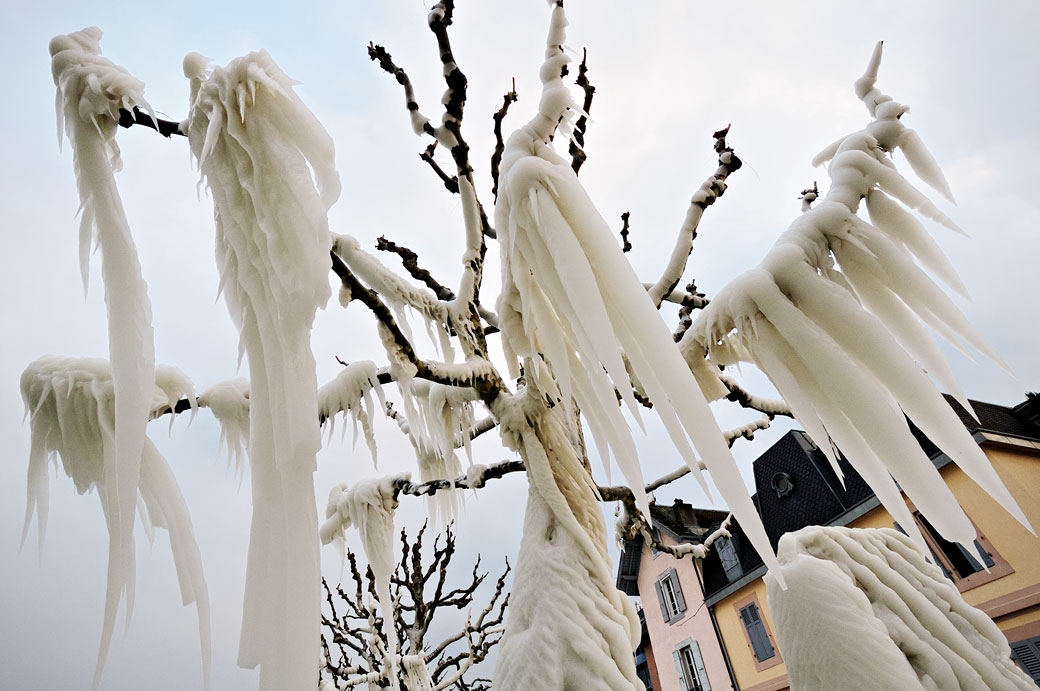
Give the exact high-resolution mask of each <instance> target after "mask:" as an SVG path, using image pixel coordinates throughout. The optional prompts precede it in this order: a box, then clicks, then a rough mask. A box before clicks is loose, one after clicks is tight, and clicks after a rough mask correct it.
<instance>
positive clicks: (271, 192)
mask: <svg viewBox="0 0 1040 691" xmlns="http://www.w3.org/2000/svg"><path fill="white" fill-rule="evenodd" d="M184 73H185V76H187V77H188V78H189V79H190V80H191V102H190V106H191V108H190V112H189V115H188V119H187V121H186V122H185V123H184V124H183V125H182V129H184V130H185V131H186V132H187V134H188V138H189V141H190V144H191V150H192V153H193V154H194V156H195V158H196V160H197V161H198V164H199V168H200V169H201V171H202V174H203V177H204V179H205V182H206V184H207V186H208V188H209V190H210V193H211V194H212V197H213V204H214V209H215V217H216V226H217V238H216V247H217V251H216V254H217V266H218V269H219V271H220V285H221V290H222V291H223V293H224V297H225V299H226V301H227V305H228V311H229V312H230V314H231V318H232V320H233V321H234V322H235V324H236V326H237V327H238V329H239V332H240V339H241V340H240V353H242V352H244V353H245V354H246V355H247V356H248V360H249V375H250V376H249V380H250V398H249V403H250V405H249V416H250V417H249V434H250V437H249V459H250V469H251V480H252V490H253V522H252V528H251V532H250V544H249V560H248V566H247V571H246V592H245V602H244V611H243V617H242V638H241V645H240V648H239V664H240V665H242V666H244V667H255V666H257V665H260V666H261V675H260V677H261V688H262V689H297V688H299V689H302V688H306V687H308V686H313V685H314V682H315V680H316V679H317V678H318V660H317V656H316V655H315V654H314V651H315V650H317V649H318V645H319V639H320V629H319V626H320V621H321V619H320V583H321V581H320V574H319V555H318V540H317V533H318V530H317V529H318V525H317V510H316V506H315V499H314V486H313V480H312V476H313V472H314V469H315V455H316V453H317V451H318V449H319V447H320V445H321V439H320V430H319V428H318V424H317V420H318V396H317V380H316V375H315V368H314V356H313V355H312V353H311V349H310V335H311V325H312V323H313V320H314V314H315V311H316V310H317V309H318V308H320V307H324V305H325V303H326V301H327V300H328V298H329V296H330V294H331V289H330V287H329V280H328V270H329V262H330V259H329V250H330V248H331V246H332V238H331V236H330V234H329V231H328V218H327V215H326V212H327V209H328V207H329V206H330V205H331V204H332V203H333V202H334V201H335V200H336V198H337V197H338V196H339V192H340V183H339V176H338V175H337V173H336V171H335V169H334V150H333V144H332V140H331V138H330V137H329V135H328V133H327V132H326V131H325V130H324V128H322V126H321V124H320V123H319V122H318V121H317V119H316V118H315V117H314V115H313V114H312V113H311V112H310V111H309V110H308V109H307V108H306V106H304V104H303V103H302V101H301V100H300V99H299V97H298V96H297V95H296V93H295V92H294V91H293V85H294V82H293V81H292V80H291V79H289V78H288V77H287V76H286V75H285V73H283V72H282V71H281V70H280V69H279V68H278V66H277V65H276V64H275V63H274V61H273V60H272V59H271V57H270V56H269V55H268V54H267V53H266V52H263V51H261V52H258V53H250V54H249V55H246V56H245V57H242V58H238V59H235V60H233V61H231V62H230V63H229V64H228V65H227V66H226V67H214V68H212V69H210V68H209V66H208V61H207V60H206V58H204V57H202V56H201V55H198V54H197V53H192V54H189V55H188V56H187V57H185V59H184Z"/></svg>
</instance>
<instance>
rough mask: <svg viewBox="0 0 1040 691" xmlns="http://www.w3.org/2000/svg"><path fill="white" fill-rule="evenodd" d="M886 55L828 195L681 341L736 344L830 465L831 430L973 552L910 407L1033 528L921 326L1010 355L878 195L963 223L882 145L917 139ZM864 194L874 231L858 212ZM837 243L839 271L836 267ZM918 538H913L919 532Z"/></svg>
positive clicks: (938, 258) (895, 208)
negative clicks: (884, 82)
mask: <svg viewBox="0 0 1040 691" xmlns="http://www.w3.org/2000/svg"><path fill="white" fill-rule="evenodd" d="M880 56H881V48H880V44H878V47H877V49H876V50H875V53H874V56H873V57H872V58H871V63H870V65H869V66H868V68H867V72H866V74H864V76H863V77H862V78H861V79H860V81H858V82H857V84H856V92H857V95H858V96H859V97H860V98H862V99H863V101H864V103H865V104H866V105H867V107H868V109H869V110H870V111H871V113H872V114H874V115H875V116H876V119H875V120H874V122H873V123H871V125H869V126H868V127H867V128H866V129H865V130H862V131H860V132H856V133H853V134H852V135H849V136H848V137H845V138H843V139H842V140H840V141H839V142H838V143H836V144H835V145H832V146H831V147H828V149H826V150H825V151H824V153H822V154H821V155H820V156H819V157H818V159H819V160H827V159H829V160H830V161H831V163H830V166H829V167H828V174H829V175H830V177H831V183H832V184H831V187H830V190H829V191H828V192H827V195H826V196H825V197H824V199H822V200H820V201H818V202H817V203H816V204H815V206H813V208H811V209H810V210H808V211H805V212H804V213H803V214H802V215H801V216H799V217H798V218H797V219H796V220H795V221H794V222H793V223H792V224H791V226H790V227H789V228H788V230H787V231H786V232H785V233H783V234H782V235H781V236H780V238H779V239H778V240H777V242H776V244H775V245H774V247H773V248H772V249H771V250H770V251H769V252H768V253H767V255H766V257H765V259H763V261H762V263H761V264H760V266H759V268H758V269H755V270H753V271H750V272H746V273H745V274H744V275H742V276H741V277H739V278H738V279H736V280H734V281H732V282H730V284H728V285H727V286H726V287H724V288H723V289H722V290H721V291H720V292H719V294H718V295H717V296H716V297H715V298H714V299H713V300H712V302H711V304H710V305H709V306H708V307H707V308H706V309H705V310H703V311H702V312H701V314H700V315H699V316H698V318H697V320H696V321H695V322H694V324H693V325H692V326H691V327H690V329H689V330H688V331H687V333H686V335H685V336H684V337H683V342H682V343H681V344H680V347H681V349H682V350H683V352H685V353H698V352H699V353H703V352H705V350H707V351H708V353H709V358H710V356H711V351H712V349H713V348H715V347H716V346H717V345H718V344H720V343H722V344H726V343H729V342H732V341H733V340H734V338H739V339H740V340H742V341H743V343H744V344H745V345H746V346H747V349H748V350H749V351H750V353H751V355H752V358H753V359H754V360H755V362H756V363H757V364H758V365H759V366H760V367H761V368H762V369H763V371H765V373H766V374H767V376H769V377H770V379H771V380H772V381H773V383H774V384H775V385H776V386H777V388H778V389H779V391H780V392H781V394H782V395H783V396H784V398H785V399H786V400H787V401H788V402H789V403H790V405H791V408H792V410H793V411H794V413H795V415H796V416H797V418H798V419H799V420H800V421H801V422H802V424H803V425H805V427H806V429H807V430H808V432H809V433H810V435H811V436H812V437H813V438H814V439H815V440H816V442H817V444H818V445H819V447H820V448H821V449H823V450H824V452H825V453H827V454H828V458H829V460H830V461H831V463H832V466H834V467H836V463H835V458H834V457H833V454H831V453H830V448H829V446H830V442H831V439H833V441H834V442H836V443H837V445H838V447H839V448H841V450H842V451H843V452H844V453H845V454H846V455H847V457H848V459H849V461H850V462H851V463H852V465H853V467H855V468H856V470H857V471H858V472H859V473H860V474H861V475H863V477H864V478H865V479H866V480H867V481H868V483H870V485H871V486H872V487H873V488H874V490H875V492H877V494H878V496H879V498H880V499H881V500H882V502H883V503H884V504H885V506H886V508H888V510H889V511H890V512H891V513H892V514H893V515H894V516H896V517H897V518H899V519H900V521H902V522H904V524H906V525H908V526H912V525H913V522H912V521H909V520H908V512H907V510H906V506H905V504H904V502H903V500H902V498H901V497H900V495H899V491H898V490H897V489H896V487H895V485H894V483H893V482H892V479H891V478H890V477H889V473H891V475H892V477H894V478H895V480H896V481H898V482H899V485H900V487H901V489H902V491H903V492H905V494H906V495H907V497H908V498H909V499H911V500H912V501H914V502H915V503H916V504H917V506H918V508H920V509H921V510H922V512H923V513H924V514H925V515H927V516H928V517H929V519H930V520H931V521H932V523H933V524H934V525H936V527H937V529H938V530H939V531H940V532H941V533H942V534H943V535H944V536H945V537H946V538H947V539H949V540H951V541H955V542H960V543H961V544H962V545H964V546H965V548H967V549H971V548H972V542H973V539H974V528H973V527H972V526H971V523H970V521H968V519H967V517H966V516H965V515H964V513H963V511H961V509H960V507H959V506H958V505H957V503H956V501H955V499H954V497H953V495H952V494H951V492H950V491H949V489H948V488H947V487H946V485H945V484H944V483H943V482H942V479H941V477H940V476H939V473H938V471H936V469H935V468H934V466H933V465H932V464H931V462H930V461H929V460H928V458H927V457H925V455H924V453H923V451H922V450H921V447H920V445H919V444H918V442H917V441H916V439H915V438H914V437H913V435H912V434H911V433H910V429H909V427H908V426H907V424H906V423H905V421H904V413H905V415H906V416H907V417H909V418H910V419H911V420H913V422H914V423H915V424H916V425H917V426H918V427H919V428H920V429H921V430H922V431H923V432H924V434H925V435H927V436H928V438H929V439H931V440H932V442H934V443H935V444H936V445H937V446H939V448H941V449H942V450H943V451H945V452H946V453H947V454H948V455H949V456H950V457H951V458H952V459H953V460H954V461H955V462H956V463H957V464H958V465H959V466H960V467H961V468H962V470H964V472H965V473H966V474H967V475H968V476H969V477H971V478H972V479H974V480H975V481H976V482H977V483H979V485H980V486H982V487H983V488H984V489H985V490H986V491H987V492H988V493H989V494H990V495H991V496H992V497H993V498H994V499H996V500H997V501H998V502H999V503H1000V504H1001V505H1002V506H1004V508H1005V509H1006V510H1007V511H1008V512H1009V513H1011V514H1012V515H1013V516H1015V518H1016V519H1018V520H1019V521H1020V522H1021V523H1022V524H1023V525H1025V526H1026V527H1030V526H1029V522H1028V520H1027V519H1026V516H1025V514H1024V513H1023V512H1022V510H1021V509H1020V508H1019V506H1018V505H1017V503H1016V502H1015V499H1014V498H1013V497H1012V496H1011V494H1010V492H1008V490H1007V488H1006V487H1005V486H1004V484H1003V483H1002V482H1001V480H1000V478H999V477H998V476H997V474H996V472H995V471H994V469H993V467H992V466H991V465H990V463H989V461H988V460H987V459H986V457H985V455H984V454H983V452H982V451H981V450H980V449H979V447H978V445H977V444H976V443H975V442H974V440H973V439H972V438H971V437H970V435H969V434H968V433H967V431H966V430H965V428H964V426H963V424H961V422H960V420H959V419H958V418H957V416H956V415H955V414H954V412H953V409H952V408H951V407H950V406H949V405H948V404H947V402H946V401H945V400H944V399H943V397H942V396H941V395H940V393H939V391H938V390H937V389H936V388H935V386H934V385H933V384H932V383H931V381H930V380H929V379H928V377H927V376H926V374H925V372H924V369H927V370H928V372H929V373H931V374H932V375H933V376H934V377H935V378H936V379H937V380H938V381H939V382H940V383H942V384H943V385H944V386H946V387H947V388H949V389H950V390H951V391H952V392H953V393H954V395H955V396H957V397H958V398H959V399H960V400H961V401H962V403H963V404H964V405H965V408H967V409H970V407H969V405H968V401H967V399H966V398H965V397H964V394H963V392H962V391H961V390H960V387H959V386H957V384H956V381H955V380H954V378H953V374H952V370H951V369H950V367H949V364H948V363H947V362H946V360H945V358H944V357H943V355H942V353H941V352H940V351H939V349H938V348H937V346H936V344H935V343H934V342H933V341H932V339H931V338H930V337H929V336H928V334H927V332H926V331H925V330H924V327H923V326H922V324H921V322H924V323H926V324H928V325H929V326H932V327H933V328H934V329H936V331H937V332H938V333H940V334H941V335H943V336H944V337H945V338H947V339H948V340H950V341H951V342H952V343H954V344H955V345H957V346H958V347H961V348H962V349H963V348H964V347H965V346H964V345H962V343H961V340H962V339H963V342H964V343H966V344H970V345H971V347H973V348H975V349H977V350H978V351H979V352H981V353H983V354H985V355H987V356H988V357H990V358H991V359H993V360H994V362H996V363H997V364H1000V365H1002V366H1005V365H1004V364H1003V361H1002V360H1001V359H1000V357H999V356H998V355H997V354H996V352H995V351H993V349H992V348H990V347H989V346H988V344H986V342H985V340H984V339H983V338H982V337H981V336H980V335H979V334H978V333H977V332H976V331H975V329H974V328H973V327H972V326H971V325H970V324H969V323H968V321H967V319H966V318H965V317H964V315H963V314H961V312H960V311H959V310H958V309H957V308H956V307H955V306H954V305H953V303H952V302H951V301H950V299H949V298H948V297H947V296H946V295H945V294H944V293H943V292H942V290H941V289H940V288H939V287H938V286H937V285H936V284H935V283H934V282H933V281H932V280H931V279H930V278H929V277H928V276H927V275H926V274H925V273H924V272H923V271H922V270H921V269H920V268H919V267H918V266H917V265H916V264H915V263H914V261H913V258H912V256H911V253H912V254H914V255H916V256H917V257H918V258H920V259H921V260H922V262H923V263H925V264H926V265H927V266H928V267H929V268H930V269H931V270H932V271H934V272H935V273H936V274H937V275H939V276H940V277H941V278H942V279H943V280H944V281H945V282H946V283H947V284H948V285H950V286H951V287H952V288H953V289H954V290H958V291H961V292H964V291H963V285H962V284H961V283H960V280H959V279H958V278H957V276H956V273H955V272H954V271H953V268H952V267H951V266H950V264H949V262H948V260H946V258H945V257H944V256H943V254H942V252H941V251H940V250H939V249H938V246H937V245H935V243H934V241H933V240H932V239H931V238H930V237H928V235H927V233H926V232H925V230H924V228H923V227H922V226H921V224H920V223H919V222H918V221H916V220H915V219H914V218H913V217H912V216H911V215H910V214H909V213H908V212H907V211H905V210H904V209H903V208H902V207H900V206H899V204H898V203H896V202H895V201H893V200H892V199H890V198H889V197H888V196H886V194H885V192H888V193H890V194H891V195H893V197H895V198H896V199H898V200H899V201H901V202H903V203H904V204H907V205H908V206H910V207H911V208H914V209H917V210H918V211H919V212H920V213H922V214H923V215H925V216H926V217H929V218H932V219H933V220H936V221H938V222H940V223H943V224H944V225H946V226H948V227H951V228H954V229H957V227H956V225H955V224H953V222H952V221H950V220H949V219H948V218H946V216H945V215H943V214H942V213H941V212H939V211H938V209H936V208H935V206H934V205H932V203H931V202H930V201H928V200H927V199H926V198H925V197H924V195H922V194H921V193H920V192H918V191H917V190H916V189H914V187H913V186H912V185H910V183H909V182H907V181H906V180H905V179H903V178H902V176H901V175H899V173H898V172H896V171H895V169H894V166H893V165H892V163H891V161H890V160H889V159H888V158H887V156H886V154H885V151H886V150H891V149H892V148H893V147H895V146H896V145H897V144H898V142H900V141H907V142H914V141H916V140H915V137H916V135H913V136H910V135H906V132H908V130H905V128H904V127H903V125H902V123H901V122H900V121H899V119H898V116H899V115H901V114H902V113H905V112H906V107H905V106H902V105H900V104H898V103H895V102H894V101H892V99H891V98H890V97H888V96H885V95H884V94H881V92H880V91H878V90H877V89H876V88H875V86H874V83H875V81H876V78H877V68H878V64H879V62H880ZM904 135H905V136H904ZM914 145H915V146H916V144H914ZM922 151H924V150H923V148H921V147H918V150H917V151H916V152H915V153H913V154H909V155H913V156H915V157H916V160H917V164H916V165H917V166H918V167H919V168H921V170H920V171H919V172H920V174H921V175H922V178H923V179H925V180H926V182H929V183H930V184H932V185H933V186H935V187H937V188H938V189H940V190H942V188H943V187H944V185H945V181H944V180H943V179H942V176H941V173H937V170H938V168H937V167H936V166H934V165H932V164H933V163H934V162H931V163H929V162H928V161H926V160H925V158H927V157H925V156H924V154H923V153H922ZM925 153H927V152H925ZM882 190H884V192H883V191H882ZM864 197H866V199H867V206H868V210H869V211H870V214H871V220H873V221H874V222H875V223H877V224H878V227H875V226H872V225H870V224H868V223H866V222H864V221H862V220H861V219H859V218H858V217H856V215H855V213H856V211H857V209H858V207H859V204H860V201H861V200H862V199H863V198H864ZM958 230H959V229H958ZM832 253H833V257H834V258H835V259H837V260H838V262H839V264H840V265H841V268H842V271H841V272H838V271H837V270H836V269H835V268H834V265H833V259H832V258H831V254H832ZM864 307H866V308H867V309H869V310H870V311H871V312H873V315H872V314H870V313H869V312H867V311H866V309H864ZM918 320H920V321H918ZM886 324H887V327H886ZM890 330H891V331H890ZM733 331H736V332H737V333H736V335H733V334H732V332H733ZM915 359H916V362H915ZM1005 367H1006V366H1005ZM851 391H855V392H857V394H856V395H855V396H852V395H851V394H850V393H849V392H851ZM940 525H941V526H942V527H939V526H940ZM1030 530H1031V528H1030ZM914 539H915V540H917V541H918V542H920V540H921V537H920V535H914Z"/></svg>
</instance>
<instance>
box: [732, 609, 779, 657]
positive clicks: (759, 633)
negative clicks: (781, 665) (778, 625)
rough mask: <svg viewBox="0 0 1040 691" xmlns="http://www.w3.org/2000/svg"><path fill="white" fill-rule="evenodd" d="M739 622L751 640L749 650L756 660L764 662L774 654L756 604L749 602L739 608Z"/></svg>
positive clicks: (774, 651)
mask: <svg viewBox="0 0 1040 691" xmlns="http://www.w3.org/2000/svg"><path fill="white" fill-rule="evenodd" d="M740 622H741V623H742V624H743V625H744V631H745V633H747V637H748V641H750V642H751V650H752V652H753V653H754V654H755V659H756V660H757V661H759V662H764V661H765V660H768V659H770V658H771V657H773V656H774V655H776V650H774V649H773V643H772V641H770V640H769V634H768V633H767V632H766V625H765V623H763V621H762V615H761V613H760V612H759V611H758V605H757V604H755V603H754V602H750V603H748V604H747V605H745V606H743V607H741V608H740Z"/></svg>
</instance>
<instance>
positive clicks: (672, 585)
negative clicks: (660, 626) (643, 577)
mask: <svg viewBox="0 0 1040 691" xmlns="http://www.w3.org/2000/svg"><path fill="white" fill-rule="evenodd" d="M654 585H655V586H656V588H657V599H658V600H659V601H660V603H661V616H663V617H664V620H665V623H667V624H671V623H672V622H674V621H678V620H679V619H682V617H683V613H684V612H685V611H686V600H685V599H683V594H682V588H681V587H680V586H679V574H677V573H676V572H675V569H667V570H666V571H665V572H664V573H662V574H661V575H660V576H659V577H658V579H657V582H656V583H655V584H654Z"/></svg>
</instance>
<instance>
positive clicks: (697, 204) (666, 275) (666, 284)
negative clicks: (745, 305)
mask: <svg viewBox="0 0 1040 691" xmlns="http://www.w3.org/2000/svg"><path fill="white" fill-rule="evenodd" d="M728 133H729V125H726V128H725V129H722V130H719V131H718V132H716V133H715V134H714V135H713V136H714V137H715V151H716V153H718V155H719V167H718V168H717V169H716V170H715V172H714V173H713V174H712V176H711V177H710V178H708V179H707V180H705V181H704V183H703V184H702V185H701V186H700V189H698V190H697V191H696V192H694V193H693V197H692V198H691V199H690V208H689V210H688V211H687V212H686V218H685V220H684V221H683V224H682V227H680V228H679V237H678V238H677V239H676V241H675V247H674V248H673V249H672V255H671V257H670V258H669V259H668V264H667V266H665V269H664V272H663V273H662V274H661V278H659V279H657V283H655V284H654V285H653V287H652V288H650V299H651V300H653V301H654V305H655V306H657V307H660V306H661V303H662V302H663V301H664V298H665V296H666V295H668V294H669V293H671V292H672V291H673V290H674V289H675V287H676V286H677V285H679V281H680V280H682V275H683V272H684V271H685V270H686V263H687V261H688V260H689V257H690V252H692V251H693V241H694V239H695V238H696V237H697V226H699V225H700V222H701V216H703V215H704V210H705V209H707V208H708V207H709V206H711V205H712V204H714V203H715V200H716V199H718V198H719V197H721V196H722V195H723V193H724V192H725V191H726V178H728V177H729V175H730V174H731V173H733V172H734V171H736V170H739V169H740V166H741V165H742V163H741V160H740V158H738V157H737V155H736V154H735V153H734V152H733V149H732V148H730V147H729V146H728V145H727V144H726V135H727V134H728Z"/></svg>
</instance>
